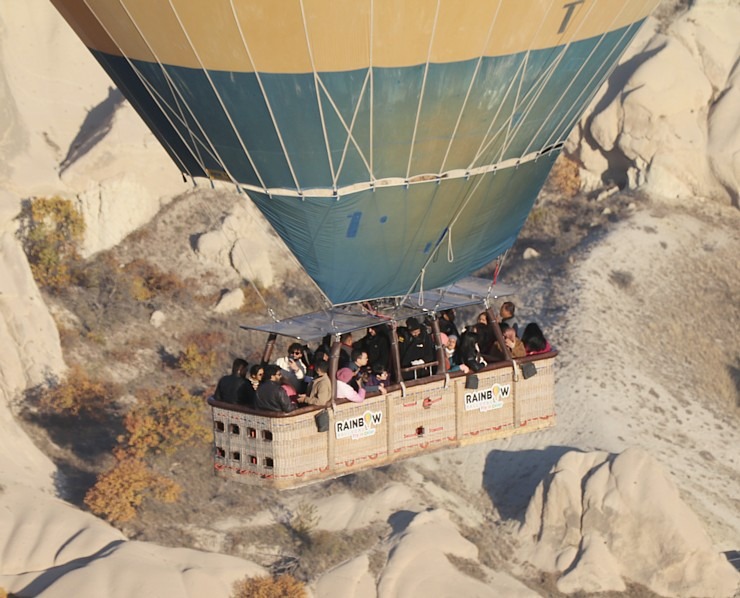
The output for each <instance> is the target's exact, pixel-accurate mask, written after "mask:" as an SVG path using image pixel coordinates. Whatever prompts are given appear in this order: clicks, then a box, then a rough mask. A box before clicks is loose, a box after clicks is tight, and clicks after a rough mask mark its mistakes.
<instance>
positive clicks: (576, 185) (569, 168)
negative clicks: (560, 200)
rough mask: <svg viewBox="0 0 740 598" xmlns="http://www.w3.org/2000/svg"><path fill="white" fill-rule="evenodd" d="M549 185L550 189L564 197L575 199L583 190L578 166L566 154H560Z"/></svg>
mask: <svg viewBox="0 0 740 598" xmlns="http://www.w3.org/2000/svg"><path fill="white" fill-rule="evenodd" d="M547 184H548V187H549V188H550V189H552V190H554V191H556V192H558V193H560V194H562V195H563V196H565V197H573V196H574V195H576V194H577V193H578V192H579V191H580V190H581V176H580V173H579V171H578V164H577V163H576V162H575V161H573V160H571V159H570V158H568V157H567V156H566V155H565V154H560V156H558V159H557V160H555V164H554V165H553V167H552V170H551V171H550V177H549V179H548V181H547Z"/></svg>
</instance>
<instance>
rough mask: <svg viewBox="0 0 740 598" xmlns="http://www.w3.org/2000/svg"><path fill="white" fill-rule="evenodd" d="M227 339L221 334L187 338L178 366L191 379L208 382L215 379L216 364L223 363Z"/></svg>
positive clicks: (203, 333)
mask: <svg viewBox="0 0 740 598" xmlns="http://www.w3.org/2000/svg"><path fill="white" fill-rule="evenodd" d="M224 347H226V337H225V336H224V334H223V333H221V332H198V333H193V334H190V335H188V336H187V337H186V338H185V349H184V350H183V351H182V353H180V356H179V358H178V360H177V366H178V367H179V368H180V369H181V370H182V371H183V372H184V373H185V374H186V375H188V376H190V377H191V378H196V379H199V380H208V379H210V378H212V377H213V372H214V370H215V369H216V364H218V363H219V362H220V361H223V353H224Z"/></svg>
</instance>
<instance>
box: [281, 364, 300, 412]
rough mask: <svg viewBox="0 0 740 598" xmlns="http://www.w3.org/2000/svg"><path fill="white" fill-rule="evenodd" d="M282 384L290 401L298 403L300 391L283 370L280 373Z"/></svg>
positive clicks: (294, 403)
mask: <svg viewBox="0 0 740 598" xmlns="http://www.w3.org/2000/svg"><path fill="white" fill-rule="evenodd" d="M280 386H281V387H282V389H283V390H284V391H285V394H286V395H288V399H290V402H291V403H293V405H296V404H297V403H298V391H297V390H296V389H295V387H294V386H293V384H292V381H291V380H290V379H289V378H288V376H286V375H285V374H284V373H283V372H281V375H280Z"/></svg>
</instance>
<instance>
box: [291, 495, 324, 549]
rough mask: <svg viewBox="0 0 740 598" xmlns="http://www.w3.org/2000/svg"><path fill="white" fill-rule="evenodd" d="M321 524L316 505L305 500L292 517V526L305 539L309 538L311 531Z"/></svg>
mask: <svg viewBox="0 0 740 598" xmlns="http://www.w3.org/2000/svg"><path fill="white" fill-rule="evenodd" d="M318 524H319V514H318V509H317V508H316V505H314V504H312V503H309V502H306V501H303V502H301V503H300V504H299V505H298V507H297V508H296V510H295V513H293V516H292V517H291V519H290V527H291V528H292V530H293V531H294V532H295V533H296V534H297V535H298V537H299V538H301V539H303V540H304V541H307V540H309V538H310V535H311V532H312V531H313V530H314V529H316V526H317V525H318Z"/></svg>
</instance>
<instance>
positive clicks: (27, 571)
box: [0, 490, 265, 598]
mask: <svg viewBox="0 0 740 598" xmlns="http://www.w3.org/2000/svg"><path fill="white" fill-rule="evenodd" d="M0 563H2V568H1V570H0V587H2V588H4V589H6V590H9V591H11V592H14V593H15V594H17V595H19V596H47V597H48V598H54V597H60V598H61V597H66V596H76V597H77V598H98V597H100V596H107V597H109V598H129V597H131V596H139V595H146V596H173V597H174V596H177V597H178V598H180V597H182V598H188V597H193V598H195V597H200V596H213V597H219V598H221V597H223V598H226V597H227V596H229V595H230V593H231V587H232V584H233V583H234V581H236V580H237V579H241V578H243V577H245V576H247V575H249V576H254V575H260V574H264V573H265V572H264V570H263V569H262V568H261V567H259V566H258V565H255V564H253V563H250V562H248V561H245V560H242V559H238V558H235V557H231V556H225V555H219V554H213V553H208V552H201V551H198V550H190V549H184V548H165V547H162V546H157V545H155V544H146V543H143V542H134V541H127V540H126V538H125V537H124V536H123V535H122V534H121V533H120V532H119V531H118V530H115V529H114V528H112V527H111V526H109V525H107V524H106V523H104V522H103V521H101V520H99V519H97V518H95V517H93V516H92V515H90V514H89V513H83V512H82V511H80V510H78V509H75V508H74V507H71V506H70V505H68V504H66V503H64V502H62V501H60V500H56V499H53V498H50V497H45V496H41V495H34V496H31V495H29V493H28V492H27V491H23V492H16V491H14V490H8V491H6V492H3V493H2V494H0Z"/></svg>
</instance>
